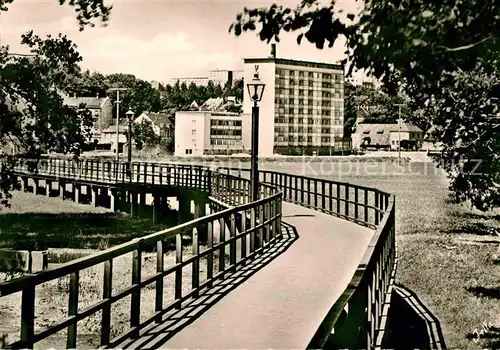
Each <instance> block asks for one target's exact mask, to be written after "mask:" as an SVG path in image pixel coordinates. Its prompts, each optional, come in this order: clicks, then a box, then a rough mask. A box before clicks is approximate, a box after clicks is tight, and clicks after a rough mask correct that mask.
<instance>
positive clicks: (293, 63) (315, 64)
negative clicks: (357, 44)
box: [244, 57, 344, 70]
mask: <svg viewBox="0 0 500 350" xmlns="http://www.w3.org/2000/svg"><path fill="white" fill-rule="evenodd" d="M244 62H245V63H268V62H274V63H276V64H286V65H291V66H301V67H315V68H326V69H339V70H344V66H343V65H342V64H338V63H337V64H335V63H323V62H312V61H299V60H291V59H286V58H274V57H267V58H245V59H244Z"/></svg>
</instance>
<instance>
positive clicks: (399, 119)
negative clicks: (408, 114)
mask: <svg viewBox="0 0 500 350" xmlns="http://www.w3.org/2000/svg"><path fill="white" fill-rule="evenodd" d="M394 106H397V107H399V118H398V135H399V141H398V142H399V147H398V164H401V124H402V123H401V122H402V120H401V107H403V106H404V104H403V103H396V104H395V105H394Z"/></svg>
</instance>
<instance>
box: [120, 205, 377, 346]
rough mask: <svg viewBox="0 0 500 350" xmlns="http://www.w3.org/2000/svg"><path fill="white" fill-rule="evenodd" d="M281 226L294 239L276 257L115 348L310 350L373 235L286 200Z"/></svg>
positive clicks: (259, 262)
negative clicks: (318, 330) (307, 349)
mask: <svg viewBox="0 0 500 350" xmlns="http://www.w3.org/2000/svg"><path fill="white" fill-rule="evenodd" d="M283 225H284V228H285V229H286V230H287V232H288V233H289V234H290V236H289V237H288V238H287V239H284V240H283V241H282V242H281V243H280V244H278V245H277V246H275V247H273V249H271V250H270V251H271V253H268V255H266V254H264V255H263V256H262V257H261V258H259V259H257V260H256V261H254V262H252V263H251V264H249V265H247V266H245V267H243V268H242V269H241V270H239V271H238V272H236V273H235V274H234V275H233V276H230V277H229V278H226V279H225V280H223V281H221V282H219V283H218V284H217V285H216V286H214V287H213V288H212V289H209V290H207V291H206V292H205V293H204V294H203V295H202V296H201V297H200V298H198V299H195V300H194V301H193V302H192V303H191V304H190V305H186V306H185V305H183V308H182V309H181V310H180V311H176V313H174V314H171V315H167V316H166V317H165V318H164V321H163V322H162V323H160V324H156V325H154V326H153V327H151V328H147V329H145V330H143V331H142V332H141V335H140V337H139V338H137V339H131V340H127V341H125V342H124V343H122V344H118V345H117V347H119V348H135V349H152V348H160V347H161V348H174V349H186V348H191V349H192V348H197V349H201V348H204V349H229V348H232V349H236V348H247V349H269V348H282V349H285V348H287V349H291V348H294V349H298V348H306V346H307V345H308V343H309V341H310V340H311V338H312V336H313V335H314V333H315V332H316V330H317V329H318V327H319V326H320V324H321V322H322V320H323V318H324V317H325V316H326V314H327V312H328V310H329V309H330V307H331V306H332V305H333V304H334V303H335V302H336V300H337V299H338V298H339V297H340V295H341V294H342V293H343V291H344V290H345V288H346V287H347V285H348V284H349V282H350V280H351V278H352V276H353V274H354V272H355V270H356V268H357V266H358V264H359V261H360V260H361V259H362V257H363V254H364V253H365V251H366V249H367V247H368V244H369V241H370V239H371V238H372V236H373V233H374V231H373V230H371V229H369V228H365V227H362V226H359V225H356V224H354V223H351V222H348V221H345V220H342V219H339V218H336V217H333V216H330V215H327V214H324V213H320V212H317V211H314V210H312V209H308V208H304V207H301V206H298V205H294V204H290V203H286V202H283ZM297 234H298V237H295V235H297ZM292 242H293V244H291V243H292ZM264 264H267V266H266V267H265V268H263V269H261V270H260V271H258V272H257V273H254V272H255V271H256V270H259V269H260V267H262V266H261V265H264ZM243 280H244V282H243Z"/></svg>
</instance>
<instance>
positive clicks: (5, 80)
mask: <svg viewBox="0 0 500 350" xmlns="http://www.w3.org/2000/svg"><path fill="white" fill-rule="evenodd" d="M13 2H14V0H0V13H1V12H3V11H7V10H8V7H9V5H10V4H12V3H13ZM59 4H60V5H63V4H68V5H70V6H72V7H73V8H74V9H75V11H76V13H77V20H78V23H79V28H80V31H82V30H83V29H84V28H85V27H87V26H91V27H93V26H95V21H96V20H98V19H101V21H102V23H103V24H104V25H105V24H106V22H107V21H108V19H109V15H110V11H111V8H112V7H111V6H106V5H104V1H103V0H59ZM21 43H22V44H23V45H26V46H27V47H28V48H29V50H30V52H31V54H32V56H28V57H26V56H21V57H19V56H15V57H12V56H11V55H9V48H8V47H5V46H0V146H2V147H3V146H4V144H5V142H7V141H11V142H14V143H16V144H18V145H19V146H20V150H21V152H22V154H23V155H24V156H26V157H34V158H35V161H36V159H38V157H39V156H40V155H41V153H42V152H44V151H58V152H73V153H74V154H75V156H78V154H79V152H80V150H81V147H82V145H83V143H84V141H85V139H86V134H87V132H88V131H90V128H91V126H92V120H91V116H90V113H89V111H88V110H86V109H84V108H82V109H80V110H78V111H77V110H75V109H72V108H69V107H67V106H65V105H63V100H62V98H61V96H60V95H59V93H58V92H59V91H65V92H68V90H67V87H68V83H69V82H70V81H71V80H72V75H78V74H79V73H80V70H79V67H78V63H79V62H80V61H81V56H80V55H79V54H78V52H77V50H76V46H75V45H73V43H72V42H71V41H70V40H69V39H68V38H67V37H66V36H62V35H59V36H58V37H57V38H52V37H50V36H49V37H48V38H47V39H46V40H43V39H41V38H40V37H38V36H36V35H34V34H33V32H29V33H27V34H25V35H23V36H22V42H21ZM14 161H15V160H14V159H13V157H3V159H2V162H1V164H0V203H1V204H4V205H8V199H9V198H10V197H11V194H10V190H11V188H12V185H13V177H12V165H13V164H14Z"/></svg>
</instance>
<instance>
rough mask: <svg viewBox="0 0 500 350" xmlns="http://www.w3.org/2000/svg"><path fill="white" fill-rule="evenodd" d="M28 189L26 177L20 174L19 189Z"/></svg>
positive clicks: (24, 190)
mask: <svg viewBox="0 0 500 350" xmlns="http://www.w3.org/2000/svg"><path fill="white" fill-rule="evenodd" d="M27 190H28V178H27V177H26V176H21V191H23V192H26V191H27Z"/></svg>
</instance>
